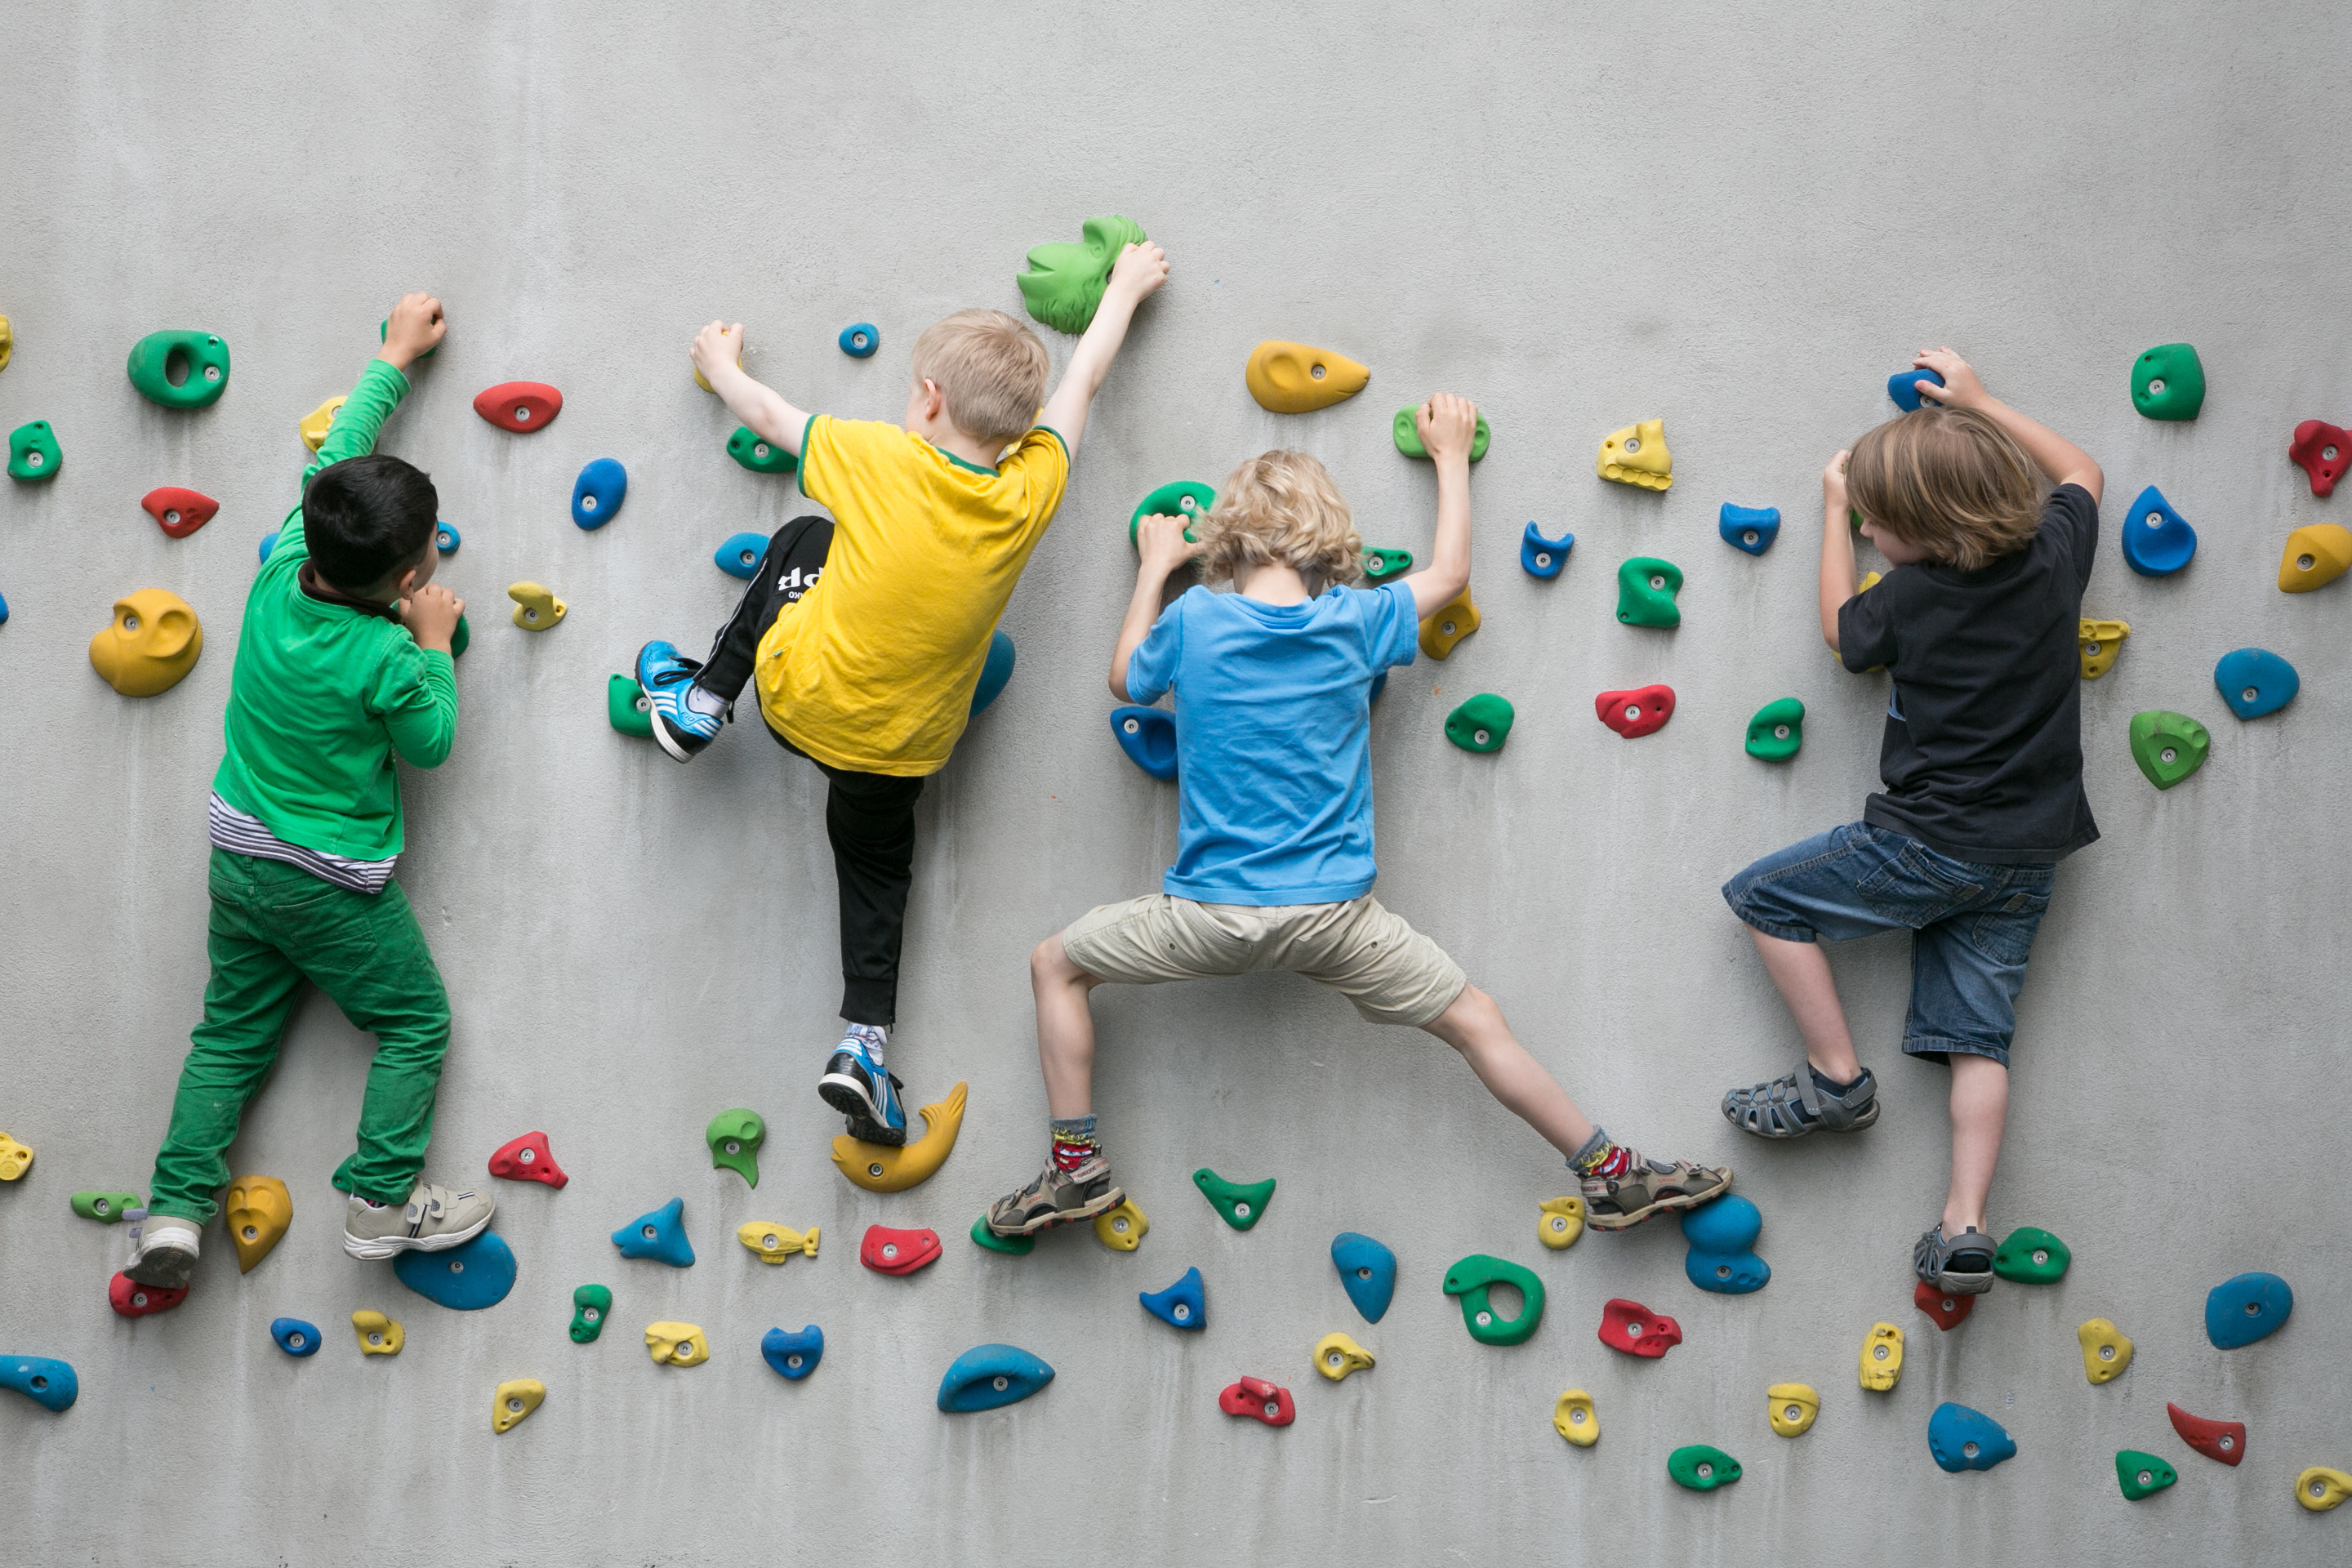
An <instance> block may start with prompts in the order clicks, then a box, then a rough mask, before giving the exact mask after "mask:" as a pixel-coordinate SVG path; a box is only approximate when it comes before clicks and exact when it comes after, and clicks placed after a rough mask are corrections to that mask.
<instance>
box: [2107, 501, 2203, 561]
mask: <svg viewBox="0 0 2352 1568" xmlns="http://www.w3.org/2000/svg"><path fill="white" fill-rule="evenodd" d="M2123 544H2124V564H2125V565H2126V566H2128V567H2130V568H2131V569H2132V570H2133V571H2135V572H2137V573H2138V574H2140V575H2141V576H2143V577H2169V576H2171V575H2172V574H2174V573H2175V572H2178V571H2179V570H2180V569H2181V568H2182V567H2183V566H2186V565H2188V564H2189V557H2190V556H2192V555H2194V554H2196V553H2197V531H2196V530H2195V529H2193V528H2191V527H2189V520H2188V519H2187V518H2185V517H2183V516H2181V515H2180V514H2179V512H2177V511H2175V510H2172V503H2171V502H2170V501H2168V500H2165V499H2164V492H2163V491H2161V490H2159V489H2157V488H2156V487H2155V486H2154V485H2150V486H2148V487H2147V489H2144V490H2142V491H2140V492H2139V499H2138V500H2136V501H2134V502H2132V504H2131V510H2129V511H2127V512H2126V513H2124V527H2123Z"/></svg>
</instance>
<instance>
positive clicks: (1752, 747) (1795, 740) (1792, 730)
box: [1748, 697, 1805, 763]
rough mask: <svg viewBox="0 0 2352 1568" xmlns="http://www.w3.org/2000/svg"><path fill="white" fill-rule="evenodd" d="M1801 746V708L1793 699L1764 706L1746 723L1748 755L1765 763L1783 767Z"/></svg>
mask: <svg viewBox="0 0 2352 1568" xmlns="http://www.w3.org/2000/svg"><path fill="white" fill-rule="evenodd" d="M1804 743H1805V705H1804V704H1803V703H1801V702H1800V701H1798V700H1796V699H1795V698H1793V697H1783V698H1781V699H1780V700H1779V701H1778V702H1767V703H1766V704H1764V706H1763V707H1761V708H1759V709H1758V710H1756V717H1754V718H1753V719H1750V720H1749V721H1748V755H1749V756H1751V757H1754V758H1757V759H1758V760H1759V761H1761V762H1767V763H1785V762H1787V761H1788V760H1789V759H1790V757H1793V756H1795V755H1796V754H1797V752H1798V750H1799V748H1801V746H1803V745H1804Z"/></svg>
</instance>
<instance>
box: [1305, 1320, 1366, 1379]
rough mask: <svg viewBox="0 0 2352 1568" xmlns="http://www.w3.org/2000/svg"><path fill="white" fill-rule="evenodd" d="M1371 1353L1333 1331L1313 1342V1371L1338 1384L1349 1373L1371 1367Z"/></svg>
mask: <svg viewBox="0 0 2352 1568" xmlns="http://www.w3.org/2000/svg"><path fill="white" fill-rule="evenodd" d="M1372 1364H1373V1363H1372V1352H1370V1351H1368V1350H1366V1349H1365V1348H1364V1347H1363V1346H1361V1345H1360V1344H1358V1343H1357V1342H1355V1341H1353V1340H1351V1339H1349V1337H1348V1336H1347V1335H1345V1334H1343V1333H1340V1332H1339V1331H1336V1330H1334V1331H1332V1332H1330V1333H1328V1334H1325V1335H1324V1336H1323V1337H1322V1338H1321V1339H1319V1340H1317V1341H1316V1342H1315V1370H1316V1371H1317V1372H1319V1373H1322V1374H1323V1375H1324V1376H1325V1377H1328V1378H1329V1379H1330V1380H1331V1381H1332V1382H1334V1383H1338V1382H1340V1381H1341V1380H1343V1379H1344V1378H1346V1377H1347V1375H1348V1374H1349V1373H1351V1372H1366V1371H1369V1370H1370V1368H1371V1366H1372Z"/></svg>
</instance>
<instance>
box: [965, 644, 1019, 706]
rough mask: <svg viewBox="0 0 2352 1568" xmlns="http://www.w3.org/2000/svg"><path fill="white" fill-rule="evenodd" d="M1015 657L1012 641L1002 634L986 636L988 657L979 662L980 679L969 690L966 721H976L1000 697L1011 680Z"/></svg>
mask: <svg viewBox="0 0 2352 1568" xmlns="http://www.w3.org/2000/svg"><path fill="white" fill-rule="evenodd" d="M1015 657H1016V653H1015V650H1014V648H1013V639H1012V638H1011V637H1006V636H1005V635H1004V634H1003V632H991V633H989V634H988V657H987V658H985V659H982V661H981V666H980V679H979V681H978V683H977V684H975V685H974V686H973V687H972V689H971V711H969V712H968V713H966V714H965V718H966V719H967V720H971V719H977V718H979V717H980V716H981V714H982V712H984V711H986V710H987V708H988V705H989V704H990V703H992V702H993V701H995V700H997V698H998V697H1000V696H1002V695H1003V691H1004V688H1005V687H1006V685H1008V684H1009V683H1010V682H1011V681H1012V679H1013V659H1014V658H1015Z"/></svg>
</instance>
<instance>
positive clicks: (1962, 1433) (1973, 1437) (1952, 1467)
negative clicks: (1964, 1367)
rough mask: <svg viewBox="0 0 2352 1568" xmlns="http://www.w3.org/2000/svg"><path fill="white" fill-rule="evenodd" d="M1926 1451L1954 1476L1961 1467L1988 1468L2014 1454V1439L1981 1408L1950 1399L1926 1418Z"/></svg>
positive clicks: (1970, 1468)
mask: <svg viewBox="0 0 2352 1568" xmlns="http://www.w3.org/2000/svg"><path fill="white" fill-rule="evenodd" d="M1927 1452H1929V1453H1930V1454H1933V1455H1934V1456H1935V1457H1936V1463H1937V1464H1938V1465H1940V1466H1941V1467H1943V1468H1945V1469H1947V1470H1948V1471H1950V1472H1951V1473H1952V1474H1954V1475H1958V1474H1959V1472H1960V1471H1962V1470H1990V1469H1991V1468H1993V1467H1994V1466H1995V1465H1998V1464H2000V1462H2001V1461H2002V1460H2003V1459H2006V1458H2012V1457H2014V1456H2015V1455H2016V1453H2017V1439H2016V1438H2014V1437H2011V1436H2010V1435H2009V1434H2008V1433H2007V1432H2005V1431H2003V1430H2002V1429H2001V1425H2000V1422H1998V1421H1996V1420H1994V1419H1993V1418H1992V1417H1991V1416H1990V1415H1986V1414H1985V1413H1984V1412H1983V1411H1981V1410H1971V1409H1969V1407H1968V1406H1967V1405H1954V1404H1952V1403H1951V1402H1950V1401H1949V1400H1947V1401H1945V1402H1944V1403H1943V1404H1941V1405H1937V1406H1936V1413H1935V1414H1934V1415H1930V1416H1928V1417H1927Z"/></svg>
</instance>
